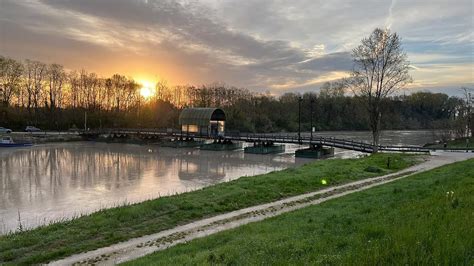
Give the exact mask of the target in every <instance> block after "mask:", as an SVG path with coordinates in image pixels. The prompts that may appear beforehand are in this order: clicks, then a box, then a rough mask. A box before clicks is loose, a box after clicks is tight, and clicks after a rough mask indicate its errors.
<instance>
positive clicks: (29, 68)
mask: <svg viewBox="0 0 474 266" xmlns="http://www.w3.org/2000/svg"><path fill="white" fill-rule="evenodd" d="M24 75H25V78H24V79H25V88H26V92H27V95H28V102H27V108H28V113H29V114H30V119H31V108H32V107H33V108H34V111H35V122H36V119H37V110H38V107H39V106H40V105H39V104H40V97H41V93H42V92H43V87H44V78H45V75H46V64H44V63H41V62H38V61H30V60H26V64H25V71H24Z"/></svg>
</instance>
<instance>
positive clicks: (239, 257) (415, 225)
mask: <svg viewBox="0 0 474 266" xmlns="http://www.w3.org/2000/svg"><path fill="white" fill-rule="evenodd" d="M472 221H474V160H469V161H465V162H460V163H456V164H451V165H448V166H444V167H441V168H437V169H434V170H432V171H429V172H425V173H421V174H417V175H415V176H413V177H409V178H406V179H402V180H399V181H396V182H394V183H390V184H387V185H383V186H381V187H376V188H372V189H369V190H366V191H362V192H357V193H354V194H350V195H348V196H344V197H342V198H338V199H335V200H331V201H328V202H325V203H322V204H321V205H315V206H311V207H307V208H304V209H301V210H298V211H295V212H291V213H287V214H284V215H281V216H278V217H274V218H271V219H268V220H265V221H262V222H257V223H253V224H248V225H246V226H242V227H239V228H237V229H234V230H230V231H225V232H221V233H218V234H216V235H212V236H209V237H205V238H201V239H196V240H194V241H191V242H189V243H187V244H181V245H177V246H175V247H172V248H170V249H168V250H165V251H162V252H157V253H154V254H151V255H149V256H146V257H144V258H142V259H139V260H136V261H132V262H130V263H128V265H167V264H173V265H184V264H185V265H202V264H231V265H261V264H268V265H274V264H276V265H314V264H324V265H348V264H350V265H353V264H357V265H394V264H396V265H406V264H409V265H440V264H441V265H472V264H473V263H474V227H473V226H472V225H473V224H472Z"/></svg>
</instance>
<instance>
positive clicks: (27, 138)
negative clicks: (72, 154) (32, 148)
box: [9, 132, 85, 144]
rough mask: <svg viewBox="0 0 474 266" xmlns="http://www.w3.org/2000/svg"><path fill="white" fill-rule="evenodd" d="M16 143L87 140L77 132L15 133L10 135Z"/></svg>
mask: <svg viewBox="0 0 474 266" xmlns="http://www.w3.org/2000/svg"><path fill="white" fill-rule="evenodd" d="M9 135H10V136H11V137H12V138H13V140H14V141H17V142H29V143H33V144H43V143H60V142H74V141H84V140H85V139H84V138H83V137H82V136H80V135H79V134H78V133H75V132H13V133H11V134H9Z"/></svg>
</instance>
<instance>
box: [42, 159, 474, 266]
mask: <svg viewBox="0 0 474 266" xmlns="http://www.w3.org/2000/svg"><path fill="white" fill-rule="evenodd" d="M469 158H474V153H454V152H439V153H432V156H427V157H425V161H424V162H422V163H420V164H417V165H415V166H412V167H409V168H407V169H405V170H402V171H400V172H397V173H393V174H389V175H385V176H380V177H375V178H368V179H363V180H359V181H355V182H351V183H348V184H344V185H340V186H335V187H329V188H327V189H323V190H319V191H316V192H311V193H306V194H302V195H298V196H294V197H291V198H286V199H283V200H279V201H275V202H271V203H267V204H262V205H257V206H253V207H249V208H245V209H241V210H237V211H233V212H229V213H226V214H221V215H218V216H214V217H211V218H207V219H203V220H199V221H196V222H193V223H189V224H186V225H182V226H178V227H175V228H173V229H169V230H165V231H162V232H159V233H156V234H152V235H146V236H143V237H139V238H134V239H130V240H128V241H125V242H122V243H118V244H114V245H111V246H108V247H104V248H100V249H97V250H93V251H89V252H85V253H80V254H76V255H72V256H70V257H67V258H65V259H62V260H58V261H54V262H51V263H50V265H71V264H101V265H112V264H117V263H121V262H125V261H129V260H133V259H137V258H139V257H143V256H145V255H147V254H150V253H153V252H155V251H159V250H163V249H166V248H168V247H171V246H174V245H176V244H179V243H184V242H187V241H190V240H192V239H195V238H199V237H204V236H208V235H211V234H214V233H217V232H220V231H224V230H228V229H232V228H235V227H238V226H241V225H244V224H247V223H251V222H256V221H261V220H264V219H266V218H269V217H273V216H276V215H280V214H282V213H286V212H290V211H293V210H296V209H300V208H304V207H306V206H309V205H315V204H319V203H321V202H324V201H327V200H330V199H334V198H338V197H342V196H344V195H347V194H350V193H354V192H357V191H361V190H365V189H368V188H371V187H374V186H379V185H382V184H385V183H388V182H392V181H394V180H398V179H401V178H404V177H408V176H410V175H413V174H415V173H419V172H423V171H427V170H430V169H433V168H436V167H439V166H442V165H445V164H449V163H453V162H456V161H462V160H466V159H469Z"/></svg>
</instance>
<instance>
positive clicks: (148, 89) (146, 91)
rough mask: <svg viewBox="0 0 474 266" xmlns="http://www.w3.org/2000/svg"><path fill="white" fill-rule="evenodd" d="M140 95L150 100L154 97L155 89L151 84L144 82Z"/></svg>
mask: <svg viewBox="0 0 474 266" xmlns="http://www.w3.org/2000/svg"><path fill="white" fill-rule="evenodd" d="M140 95H141V96H142V97H143V98H145V99H149V98H150V97H151V96H153V88H152V86H151V83H150V82H146V81H145V82H142V87H141V89H140Z"/></svg>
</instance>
